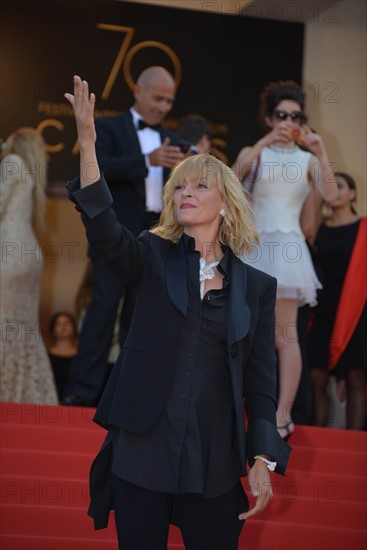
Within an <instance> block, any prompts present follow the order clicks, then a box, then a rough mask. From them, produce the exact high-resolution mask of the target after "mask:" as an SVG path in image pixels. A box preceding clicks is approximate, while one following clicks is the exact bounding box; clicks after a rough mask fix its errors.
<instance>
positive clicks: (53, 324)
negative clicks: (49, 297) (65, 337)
mask: <svg viewBox="0 0 367 550" xmlns="http://www.w3.org/2000/svg"><path fill="white" fill-rule="evenodd" d="M61 315H63V316H64V317H67V318H68V319H69V321H70V325H71V326H72V327H73V335H72V339H73V340H74V341H75V339H76V338H77V336H78V334H77V326H76V320H75V317H74V315H72V314H71V313H68V312H67V311H58V312H57V313H54V315H53V316H52V317H51V319H50V322H49V324H48V330H49V333H50V338H51V340H52V341H54V342H55V341H56V340H57V335H56V334H55V328H56V324H57V320H58V318H59V317H61Z"/></svg>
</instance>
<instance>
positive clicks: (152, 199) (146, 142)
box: [130, 107, 163, 212]
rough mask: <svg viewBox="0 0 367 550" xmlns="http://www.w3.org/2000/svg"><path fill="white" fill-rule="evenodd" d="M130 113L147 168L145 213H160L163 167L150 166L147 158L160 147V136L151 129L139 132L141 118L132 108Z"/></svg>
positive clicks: (161, 207) (161, 206)
mask: <svg viewBox="0 0 367 550" xmlns="http://www.w3.org/2000/svg"><path fill="white" fill-rule="evenodd" d="M130 111H131V114H132V117H133V124H134V126H135V128H136V132H137V134H138V139H139V143H140V148H141V152H142V153H143V155H145V162H146V164H147V168H148V175H147V177H146V178H145V209H146V211H147V212H162V210H163V200H162V188H163V167H162V166H151V165H150V163H149V157H148V155H149V153H151V152H152V151H154V149H157V148H158V147H160V146H161V135H160V133H159V132H157V131H156V130H152V129H151V128H144V129H143V130H139V120H143V117H142V116H141V115H140V114H139V113H138V112H137V111H135V109H134V108H133V107H131V109H130Z"/></svg>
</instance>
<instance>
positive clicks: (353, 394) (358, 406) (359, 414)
mask: <svg viewBox="0 0 367 550" xmlns="http://www.w3.org/2000/svg"><path fill="white" fill-rule="evenodd" d="M346 377H347V429H349V430H363V429H364V427H365V422H366V398H365V385H366V371H365V370H364V369H351V370H348V371H347V373H346Z"/></svg>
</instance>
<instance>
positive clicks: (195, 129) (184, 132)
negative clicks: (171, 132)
mask: <svg viewBox="0 0 367 550" xmlns="http://www.w3.org/2000/svg"><path fill="white" fill-rule="evenodd" d="M176 134H177V135H178V136H179V137H180V138H181V139H183V140H185V141H189V142H190V143H192V144H193V145H196V144H197V143H198V142H199V141H200V139H201V138H202V137H203V136H205V135H206V136H208V138H209V139H211V134H210V124H209V121H208V120H207V119H206V118H204V117H203V116H201V115H197V114H191V115H186V116H185V117H183V118H182V119H181V121H180V125H179V127H178V128H177V130H176Z"/></svg>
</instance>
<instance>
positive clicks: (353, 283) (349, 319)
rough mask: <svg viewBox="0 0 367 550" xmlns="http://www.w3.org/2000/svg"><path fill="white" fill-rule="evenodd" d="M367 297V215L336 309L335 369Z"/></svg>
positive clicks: (332, 362) (332, 347)
mask: <svg viewBox="0 0 367 550" xmlns="http://www.w3.org/2000/svg"><path fill="white" fill-rule="evenodd" d="M366 300H367V218H363V219H362V220H361V221H360V224H359V229H358V233H357V238H356V241H355V244H354V247H353V252H352V256H351V258H350V261H349V265H348V270H347V274H346V277H345V279H344V283H343V288H342V292H341V296H340V300H339V305H338V309H337V312H336V317H335V322H334V327H333V332H332V335H331V339H330V346H329V364H328V368H329V369H332V368H334V367H335V366H336V364H337V363H338V361H339V359H340V357H341V355H342V354H343V352H344V350H345V349H346V347H347V345H348V343H349V341H350V339H351V337H352V335H353V332H354V330H355V328H356V326H357V323H358V321H359V319H360V317H361V315H362V311H363V308H364V306H365V303H366ZM366 337H367V334H366Z"/></svg>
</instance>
